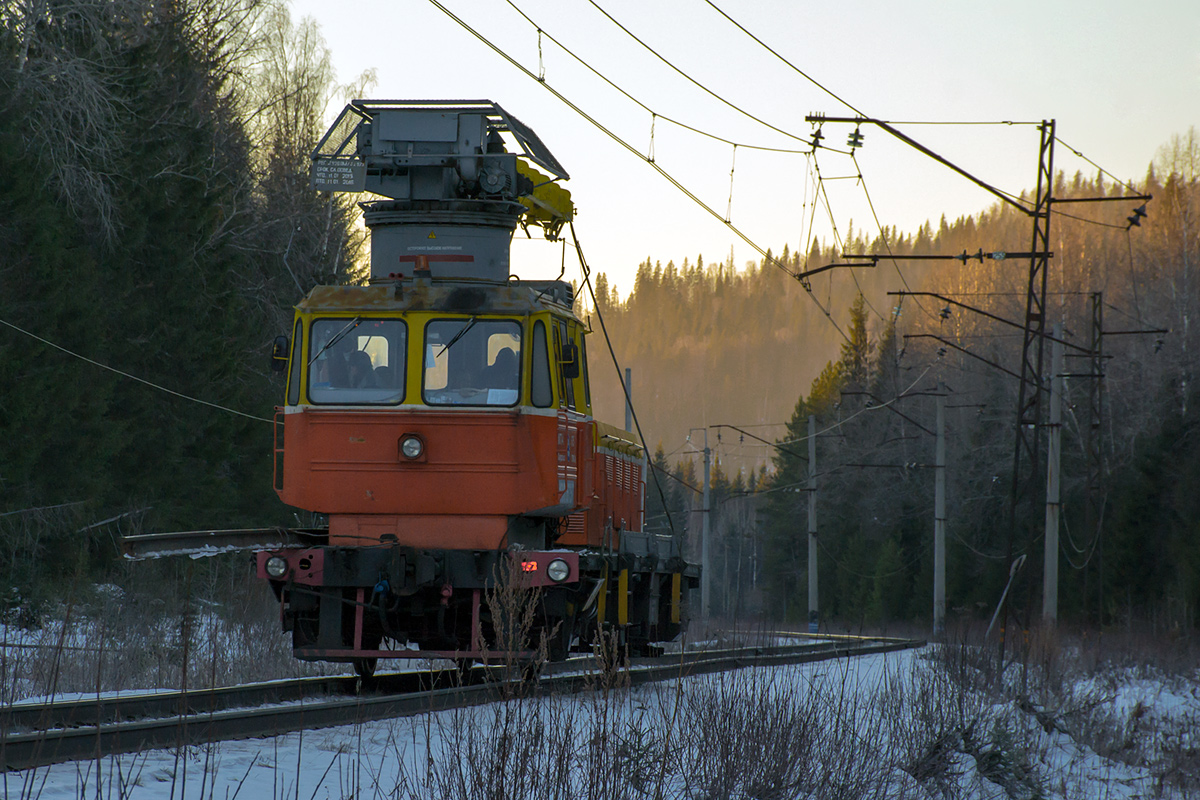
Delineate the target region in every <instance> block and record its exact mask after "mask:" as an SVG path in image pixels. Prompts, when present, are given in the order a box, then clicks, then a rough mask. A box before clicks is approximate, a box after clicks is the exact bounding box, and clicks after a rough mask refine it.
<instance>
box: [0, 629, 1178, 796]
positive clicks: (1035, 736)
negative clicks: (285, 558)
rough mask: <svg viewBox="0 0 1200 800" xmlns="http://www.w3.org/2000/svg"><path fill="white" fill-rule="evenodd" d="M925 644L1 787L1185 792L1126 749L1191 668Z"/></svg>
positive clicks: (113, 790)
mask: <svg viewBox="0 0 1200 800" xmlns="http://www.w3.org/2000/svg"><path fill="white" fill-rule="evenodd" d="M926 653H927V651H926V652H915V651H904V652H899V653H891V654H882V655H874V656H865V657H860V658H857V659H853V660H846V659H841V660H838V661H832V662H820V663H815V664H805V665H795V666H781V667H764V668H754V669H745V670H739V671H738V672H736V673H728V674H722V675H706V676H698V677H695V678H689V679H685V680H683V681H680V682H677V683H669V684H658V685H655V686H649V687H640V688H636V689H621V688H610V689H609V690H607V691H603V690H601V691H597V692H595V693H587V694H580V695H572V696H555V697H540V698H535V699H514V700H510V701H507V702H505V703H498V704H494V705H491V706H485V707H480V708H473V709H465V710H457V711H445V712H439V713H434V714H426V715H421V716H417V717H411V718H404V719H395V720H387V721H381V722H372V723H364V724H360V725H350V726H344V727H339V728H331V729H325V730H311V731H305V732H302V733H295V734H290V735H287V736H279V737H275V738H272V739H261V740H250V741H240V742H222V743H216V744H212V745H208V746H201V747H193V748H188V749H187V750H186V751H179V752H176V751H170V750H157V751H147V752H143V753H139V754H136V755H125V756H119V757H113V758H108V759H105V760H103V761H101V762H80V763H73V764H62V765H57V766H54V767H50V768H42V769H38V770H30V771H26V772H18V773H13V774H9V775H6V776H4V780H3V783H2V784H0V791H2V793H3V795H4V796H5V797H8V798H26V797H28V798H47V800H49V799H51V798H77V797H89V798H93V797H94V798H101V799H103V798H130V799H131V800H132V799H133V798H137V799H139V800H140V799H142V798H145V799H146V800H157V798H196V799H197V800H208V799H209V798H224V799H225V800H231V799H232V798H236V797H244V798H265V797H271V798H301V799H302V800H303V799H305V798H307V799H308V800H316V799H317V798H350V797H354V798H392V797H396V798H409V797H413V798H417V797H443V798H454V797H463V798H468V797H470V798H474V797H504V798H508V797H512V798H518V797H547V798H557V797H563V798H570V797H586V796H591V797H614V798H622V797H628V798H649V797H654V796H655V794H656V791H657V790H659V789H660V788H661V791H662V796H663V797H666V798H685V797H686V798H693V797H695V798H700V797H727V798H737V799H738V800H740V799H742V798H750V797H778V798H781V799H782V798H805V799H806V800H807V798H825V797H888V798H893V797H894V798H910V797H911V798H943V797H954V798H957V797H962V798H1008V797H1028V798H1032V797H1053V798H1064V800H1074V799H1075V798H1093V797H1096V798H1130V799H1132V798H1144V797H1145V798H1148V797H1179V798H1183V797H1186V796H1188V793H1187V792H1188V784H1186V782H1185V783H1184V784H1183V785H1182V788H1181V787H1180V785H1179V782H1178V780H1176V781H1175V783H1172V780H1171V779H1170V776H1169V775H1167V770H1166V769H1165V768H1163V767H1161V766H1155V764H1154V763H1152V762H1151V761H1149V760H1147V759H1145V758H1142V757H1141V756H1139V757H1138V758H1126V757H1124V756H1128V755H1131V754H1133V752H1132V750H1131V748H1132V749H1133V750H1136V751H1137V753H1142V752H1143V751H1145V752H1146V753H1151V752H1152V751H1154V752H1158V753H1159V754H1160V755H1161V753H1162V751H1163V747H1164V746H1172V745H1170V742H1171V741H1175V743H1176V745H1177V746H1180V747H1183V748H1185V749H1186V748H1187V747H1192V748H1195V747H1196V745H1197V744H1198V742H1197V740H1196V737H1197V736H1200V733H1198V731H1200V681H1196V680H1180V679H1177V678H1171V679H1167V678H1161V679H1155V678H1152V677H1149V676H1147V675H1144V674H1139V675H1136V676H1135V675H1126V676H1124V678H1128V680H1127V681H1123V678H1122V676H1121V675H1119V674H1118V675H1117V676H1116V677H1111V676H1110V679H1109V683H1107V684H1106V685H1099V684H1098V683H1097V681H1096V679H1090V680H1089V681H1082V682H1081V683H1080V684H1079V686H1077V687H1074V688H1073V689H1071V690H1070V691H1068V692H1067V693H1066V695H1065V696H1066V697H1067V701H1068V702H1064V703H1063V704H1061V705H1060V706H1058V707H1055V708H1051V707H1050V706H1049V705H1042V706H1039V705H1038V704H1037V703H1036V702H1032V701H1028V700H1022V699H1020V698H1017V699H1005V698H1003V697H999V696H994V695H990V694H988V693H987V692H983V691H971V690H964V689H963V688H962V685H961V684H954V683H952V682H950V681H948V680H947V679H946V672H947V670H946V669H944V668H940V669H939V668H935V667H934V666H932V664H933V662H932V661H931V660H930V659H929V658H928V657H927V654H926ZM598 682H600V681H599V678H598ZM1022 706H1024V708H1022ZM1097 711H1099V712H1100V713H1099V715H1097V714H1096V713H1095V712H1097ZM1106 721H1107V722H1108V723H1111V724H1110V725H1107V727H1106V725H1105V723H1106ZM1131 726H1132V727H1131ZM1139 726H1141V728H1140V729H1141V731H1142V733H1143V734H1147V735H1150V734H1151V733H1152V732H1153V731H1154V730H1158V731H1160V732H1166V734H1165V738H1163V737H1160V739H1161V740H1156V741H1158V744H1157V745H1156V747H1157V750H1156V751H1155V750H1154V748H1147V747H1145V745H1144V744H1137V743H1136V741H1137V736H1136V735H1133V734H1136V732H1137V729H1138V727H1139ZM1122 736H1124V737H1126V738H1127V739H1128V740H1129V741H1128V742H1123V741H1118V740H1120V739H1121V737H1122ZM1189 736H1190V737H1191V738H1190V739H1189V738H1188V737H1189ZM1106 737H1107V738H1106ZM1172 737H1175V738H1174V739H1172ZM1152 738H1153V737H1152ZM1129 742H1134V744H1129ZM1164 742H1166V743H1167V744H1164ZM1094 747H1100V748H1101V749H1102V750H1105V753H1104V754H1103V755H1101V754H1100V753H1098V752H1097V751H1096V750H1095V749H1093V748H1094ZM1122 747H1125V749H1124V750H1122ZM1193 752H1194V750H1193ZM664 754H666V758H665V759H664ZM1139 760H1140V761H1144V762H1146V763H1139Z"/></svg>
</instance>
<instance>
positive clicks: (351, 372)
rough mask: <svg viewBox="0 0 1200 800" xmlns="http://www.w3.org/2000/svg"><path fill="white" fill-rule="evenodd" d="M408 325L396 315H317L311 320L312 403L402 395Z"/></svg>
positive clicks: (392, 399) (380, 401)
mask: <svg viewBox="0 0 1200 800" xmlns="http://www.w3.org/2000/svg"><path fill="white" fill-rule="evenodd" d="M407 339H408V329H407V327H406V326H405V324H404V322H403V321H401V320H398V319H359V318H354V319H344V318H341V319H318V320H316V321H314V322H313V324H312V335H311V336H310V337H309V341H310V342H312V349H311V350H310V352H309V355H308V359H309V364H308V399H309V401H310V402H312V403H331V404H346V405H394V404H396V403H400V402H402V401H403V400H404V352H405V343H406V342H407Z"/></svg>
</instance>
